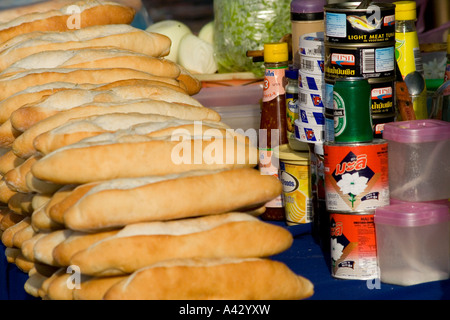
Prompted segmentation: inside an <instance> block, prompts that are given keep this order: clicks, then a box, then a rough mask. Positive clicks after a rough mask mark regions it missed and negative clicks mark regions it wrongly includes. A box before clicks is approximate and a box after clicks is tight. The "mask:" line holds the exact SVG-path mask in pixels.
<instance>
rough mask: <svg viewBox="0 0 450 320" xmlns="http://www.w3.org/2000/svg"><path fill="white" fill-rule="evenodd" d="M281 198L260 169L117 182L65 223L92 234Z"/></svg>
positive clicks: (96, 192) (95, 192) (72, 210)
mask: <svg viewBox="0 0 450 320" xmlns="http://www.w3.org/2000/svg"><path fill="white" fill-rule="evenodd" d="M173 190H176V192H173ZM212 191H214V192H212ZM280 193H281V185H280V183H279V181H278V179H276V178H275V177H272V176H264V175H261V174H260V173H259V172H258V170H255V169H235V170H222V171H208V172H189V173H186V174H183V175H169V176H163V177H157V178H155V177H143V178H134V179H118V180H112V181H107V182H104V183H102V184H99V185H98V186H96V187H94V188H92V189H91V190H89V191H88V192H87V193H86V194H85V195H84V196H83V197H81V198H80V199H79V200H78V201H77V202H76V203H75V204H74V205H72V206H71V207H69V208H68V209H67V210H66V211H65V212H64V213H63V218H64V224H65V225H66V227H67V228H69V229H72V230H78V231H88V232H89V231H96V230H102V229H106V228H109V229H111V228H119V227H123V226H125V225H127V224H131V223H138V222H150V221H160V220H170V219H180V218H188V217H194V216H199V215H212V214H219V213H223V212H229V211H238V210H240V209H241V208H246V207H250V206H255V205H256V204H261V205H262V204H264V203H266V202H267V201H269V200H271V199H273V198H275V197H276V196H277V195H279V194H280ZM112 199H114V201H112ZM180 199H182V201H180Z"/></svg>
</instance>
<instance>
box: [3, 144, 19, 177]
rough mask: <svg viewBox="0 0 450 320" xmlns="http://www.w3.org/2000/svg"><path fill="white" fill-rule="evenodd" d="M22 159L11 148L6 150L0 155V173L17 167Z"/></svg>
mask: <svg viewBox="0 0 450 320" xmlns="http://www.w3.org/2000/svg"><path fill="white" fill-rule="evenodd" d="M24 161H25V159H23V158H19V157H18V156H16V155H15V154H14V152H12V150H10V151H8V152H7V153H5V154H4V155H2V156H1V157H0V174H1V175H2V176H3V175H5V174H6V173H7V172H8V171H10V170H12V169H14V168H15V167H18V166H19V165H21V164H22V163H23V162H24Z"/></svg>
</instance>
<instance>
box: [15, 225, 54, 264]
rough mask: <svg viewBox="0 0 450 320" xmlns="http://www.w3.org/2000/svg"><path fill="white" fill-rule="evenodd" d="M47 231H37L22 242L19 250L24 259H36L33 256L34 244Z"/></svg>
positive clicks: (34, 260) (46, 233)
mask: <svg viewBox="0 0 450 320" xmlns="http://www.w3.org/2000/svg"><path fill="white" fill-rule="evenodd" d="M49 233H50V232H37V233H36V234H35V235H34V236H33V237H31V238H30V239H28V240H26V241H24V242H23V243H22V247H21V251H22V254H23V256H24V257H25V259H27V260H28V261H33V262H36V259H35V258H34V246H35V244H36V242H37V241H38V240H39V239H41V238H42V237H45V236H46V235H48V234H49Z"/></svg>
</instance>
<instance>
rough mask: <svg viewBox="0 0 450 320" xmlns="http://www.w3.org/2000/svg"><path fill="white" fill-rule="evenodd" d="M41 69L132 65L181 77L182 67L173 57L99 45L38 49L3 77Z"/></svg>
mask: <svg viewBox="0 0 450 320" xmlns="http://www.w3.org/2000/svg"><path fill="white" fill-rule="evenodd" d="M39 68H71V69H76V68H81V69H87V68H130V69H135V70H141V71H144V72H147V73H149V74H152V75H155V76H162V77H168V78H174V79H176V78H178V77H179V76H180V68H179V66H178V65H177V64H176V63H174V62H172V61H170V60H167V59H164V58H159V57H152V56H149V55H146V54H143V53H139V52H135V51H131V50H127V49H121V48H116V47H95V48H79V49H73V50H53V51H43V52H38V53H35V54H32V55H30V56H27V57H25V58H23V59H21V60H19V61H17V62H15V63H14V64H12V65H11V66H9V67H8V68H6V69H5V70H3V72H1V73H0V77H1V76H5V75H12V74H15V73H18V72H24V71H28V70H33V69H39Z"/></svg>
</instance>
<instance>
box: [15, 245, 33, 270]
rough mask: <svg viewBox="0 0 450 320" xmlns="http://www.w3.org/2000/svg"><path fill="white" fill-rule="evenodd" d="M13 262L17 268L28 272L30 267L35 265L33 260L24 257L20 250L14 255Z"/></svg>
mask: <svg viewBox="0 0 450 320" xmlns="http://www.w3.org/2000/svg"><path fill="white" fill-rule="evenodd" d="M14 264H15V265H16V267H17V268H19V270H21V271H22V272H24V273H28V272H29V271H30V270H31V269H33V268H35V267H36V264H35V263H34V262H33V261H29V260H28V259H26V258H25V257H24V255H23V254H22V251H20V250H19V254H18V255H17V257H16V260H15V261H14Z"/></svg>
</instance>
